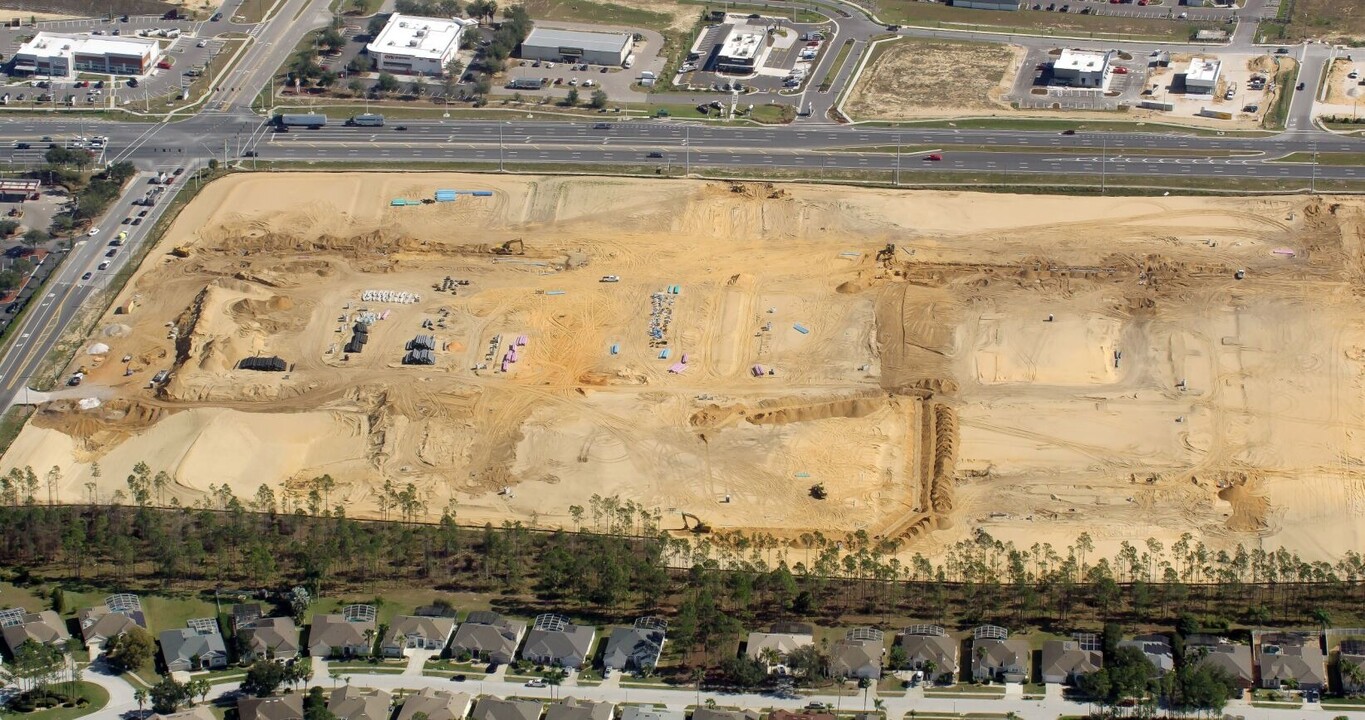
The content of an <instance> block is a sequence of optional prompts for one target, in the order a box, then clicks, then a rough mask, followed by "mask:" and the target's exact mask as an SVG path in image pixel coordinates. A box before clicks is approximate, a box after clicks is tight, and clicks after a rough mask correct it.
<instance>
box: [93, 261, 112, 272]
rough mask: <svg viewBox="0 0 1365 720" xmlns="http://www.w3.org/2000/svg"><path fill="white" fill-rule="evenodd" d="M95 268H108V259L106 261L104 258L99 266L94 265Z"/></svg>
mask: <svg viewBox="0 0 1365 720" xmlns="http://www.w3.org/2000/svg"><path fill="white" fill-rule="evenodd" d="M95 269H96V270H108V269H109V261H108V260H105V261H104V262H102V263H100V264H99V266H98V267H96V268H95Z"/></svg>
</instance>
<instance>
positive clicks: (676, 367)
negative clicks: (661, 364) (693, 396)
mask: <svg viewBox="0 0 1365 720" xmlns="http://www.w3.org/2000/svg"><path fill="white" fill-rule="evenodd" d="M686 369H687V366H686V365H684V364H682V363H674V364H673V367H671V368H669V369H668V371H669V372H671V373H673V374H674V375H681V374H683V371H684V370H686Z"/></svg>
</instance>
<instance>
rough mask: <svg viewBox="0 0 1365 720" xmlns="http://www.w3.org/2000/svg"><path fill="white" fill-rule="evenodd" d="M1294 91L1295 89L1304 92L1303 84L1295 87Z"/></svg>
mask: <svg viewBox="0 0 1365 720" xmlns="http://www.w3.org/2000/svg"><path fill="white" fill-rule="evenodd" d="M1294 89H1295V90H1302V89H1303V83H1299V84H1298V85H1295V86H1294Z"/></svg>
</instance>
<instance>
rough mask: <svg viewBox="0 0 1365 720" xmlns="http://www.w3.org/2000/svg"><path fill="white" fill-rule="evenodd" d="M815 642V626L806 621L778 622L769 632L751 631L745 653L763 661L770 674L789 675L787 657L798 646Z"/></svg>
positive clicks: (808, 645)
mask: <svg viewBox="0 0 1365 720" xmlns="http://www.w3.org/2000/svg"><path fill="white" fill-rule="evenodd" d="M814 644H815V628H814V627H812V626H810V625H807V624H805V623H776V624H774V625H773V626H772V627H771V628H769V629H768V632H751V633H749V639H748V642H746V643H745V644H744V655H745V657H747V658H749V659H750V660H754V661H756V662H761V663H763V666H764V667H766V668H768V674H769V675H772V674H774V673H775V674H778V675H789V674H791V670H790V668H789V667H788V666H787V658H788V657H790V656H791V654H792V651H794V650H796V649H797V648H803V647H810V646H812V645H814Z"/></svg>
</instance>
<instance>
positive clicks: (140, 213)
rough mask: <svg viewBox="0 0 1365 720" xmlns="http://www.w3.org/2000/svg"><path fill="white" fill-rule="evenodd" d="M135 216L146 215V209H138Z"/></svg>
mask: <svg viewBox="0 0 1365 720" xmlns="http://www.w3.org/2000/svg"><path fill="white" fill-rule="evenodd" d="M137 216H138V217H140V218H141V217H147V211H146V210H139V211H138V213H137Z"/></svg>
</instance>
